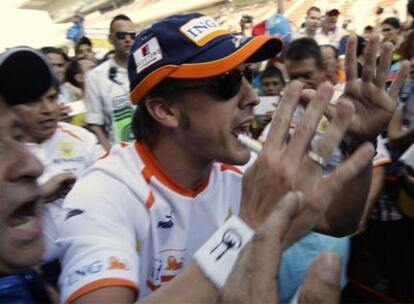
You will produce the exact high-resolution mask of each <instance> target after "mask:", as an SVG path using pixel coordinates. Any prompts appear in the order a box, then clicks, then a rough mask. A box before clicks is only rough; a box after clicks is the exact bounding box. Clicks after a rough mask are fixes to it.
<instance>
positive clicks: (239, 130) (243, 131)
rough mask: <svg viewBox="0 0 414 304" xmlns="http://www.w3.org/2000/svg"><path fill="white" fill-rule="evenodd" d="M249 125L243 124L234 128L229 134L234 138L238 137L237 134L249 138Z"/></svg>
mask: <svg viewBox="0 0 414 304" xmlns="http://www.w3.org/2000/svg"><path fill="white" fill-rule="evenodd" d="M250 127H251V123H250V122H249V123H244V124H241V125H239V126H238V127H236V128H234V129H233V131H232V132H231V133H232V134H233V135H234V136H235V137H236V138H237V137H238V136H239V134H244V135H246V136H249V137H251V136H252V134H251V132H250Z"/></svg>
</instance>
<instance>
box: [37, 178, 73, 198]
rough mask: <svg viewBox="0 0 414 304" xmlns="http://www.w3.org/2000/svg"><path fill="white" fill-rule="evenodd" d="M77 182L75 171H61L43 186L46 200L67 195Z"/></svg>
mask: <svg viewBox="0 0 414 304" xmlns="http://www.w3.org/2000/svg"><path fill="white" fill-rule="evenodd" d="M75 182H76V176H75V175H74V174H73V173H69V172H65V173H59V174H56V175H55V176H53V177H51V178H50V179H49V180H48V181H47V182H46V183H44V184H43V185H42V186H41V188H42V192H43V197H44V202H45V203H50V202H53V201H55V200H57V199H58V198H61V197H64V196H66V194H68V192H69V191H70V190H71V189H72V187H73V185H74V184H75Z"/></svg>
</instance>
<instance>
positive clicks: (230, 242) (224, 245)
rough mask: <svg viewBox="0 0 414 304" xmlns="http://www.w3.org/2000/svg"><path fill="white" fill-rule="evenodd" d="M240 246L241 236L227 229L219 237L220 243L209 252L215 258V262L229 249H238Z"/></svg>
mask: <svg viewBox="0 0 414 304" xmlns="http://www.w3.org/2000/svg"><path fill="white" fill-rule="evenodd" d="M241 245H242V237H241V235H240V234H239V233H238V232H237V231H236V230H234V229H228V230H226V232H224V234H223V236H222V237H221V241H220V243H218V244H217V245H216V246H215V247H214V248H213V249H212V250H211V251H210V254H211V255H215V256H216V261H218V260H220V259H221V258H222V257H223V255H225V254H226V252H227V251H229V250H230V249H238V248H240V247H241Z"/></svg>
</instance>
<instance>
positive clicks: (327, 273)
mask: <svg viewBox="0 0 414 304" xmlns="http://www.w3.org/2000/svg"><path fill="white" fill-rule="evenodd" d="M340 276H341V260H340V258H339V256H338V255H336V254H334V253H328V252H327V253H323V254H321V255H320V256H319V257H318V258H317V259H316V260H315V262H313V264H312V266H311V267H310V268H309V270H308V273H307V274H306V277H305V281H304V284H303V285H302V288H301V291H300V295H299V303H301V304H302V303H322V304H324V303H329V304H332V303H339V299H340V294H341V287H340Z"/></svg>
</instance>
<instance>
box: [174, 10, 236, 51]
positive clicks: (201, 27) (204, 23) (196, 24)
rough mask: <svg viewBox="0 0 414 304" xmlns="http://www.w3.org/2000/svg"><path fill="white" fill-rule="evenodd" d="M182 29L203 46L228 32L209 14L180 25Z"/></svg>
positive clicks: (189, 37) (192, 39)
mask: <svg viewBox="0 0 414 304" xmlns="http://www.w3.org/2000/svg"><path fill="white" fill-rule="evenodd" d="M180 31H181V32H182V33H183V34H184V35H186V36H187V38H188V39H190V40H191V41H193V42H194V43H195V44H197V45H198V46H203V45H205V44H207V43H208V42H209V41H211V40H213V39H214V38H216V37H218V36H221V35H224V34H228V31H227V30H225V29H224V28H223V27H222V26H221V25H219V24H218V23H217V21H215V20H214V19H213V18H211V17H208V16H202V17H199V18H195V19H192V20H190V21H188V22H187V23H186V24H184V25H183V26H181V27H180Z"/></svg>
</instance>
